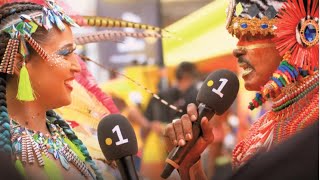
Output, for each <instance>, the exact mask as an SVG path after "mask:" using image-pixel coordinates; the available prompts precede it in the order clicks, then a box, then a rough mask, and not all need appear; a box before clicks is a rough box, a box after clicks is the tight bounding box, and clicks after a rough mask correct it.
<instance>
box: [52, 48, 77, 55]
mask: <svg viewBox="0 0 320 180" xmlns="http://www.w3.org/2000/svg"><path fill="white" fill-rule="evenodd" d="M75 50H76V49H75V48H73V49H61V50H59V51H58V52H57V55H59V56H68V55H70V54H72V53H73V52H74V51H75Z"/></svg>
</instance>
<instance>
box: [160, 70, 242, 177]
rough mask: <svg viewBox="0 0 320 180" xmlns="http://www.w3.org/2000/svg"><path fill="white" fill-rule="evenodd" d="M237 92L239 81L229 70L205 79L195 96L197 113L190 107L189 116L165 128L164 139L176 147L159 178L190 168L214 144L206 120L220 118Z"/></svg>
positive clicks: (193, 107) (194, 108) (194, 107)
mask: <svg viewBox="0 0 320 180" xmlns="http://www.w3.org/2000/svg"><path fill="white" fill-rule="evenodd" d="M238 90H239V80H238V78H237V76H236V75H235V74H234V73H232V72H230V71H228V70H219V71H215V72H213V73H211V74H210V75H209V76H208V77H207V78H206V80H205V81H204V82H203V85H202V86H201V88H200V91H199V93H198V95H197V102H198V103H199V106H198V109H197V108H196V106H195V105H194V104H193V105H192V104H191V105H189V106H188V109H187V112H188V113H187V114H185V115H183V116H182V117H181V119H180V120H174V122H173V123H171V124H169V125H168V126H167V128H166V131H165V136H166V137H169V139H170V140H171V142H172V143H173V144H174V145H179V146H176V147H174V148H173V149H172V150H171V152H170V154H169V155H168V157H167V159H166V166H165V168H164V170H163V172H162V174H161V177H162V178H168V177H169V176H170V174H171V173H172V171H173V170H174V169H179V170H182V169H185V167H186V168H188V167H191V165H192V164H193V163H195V162H196V161H197V160H198V159H199V157H200V154H201V153H202V151H203V150H204V149H205V148H206V146H207V145H208V144H209V143H211V141H212V140H213V135H212V132H211V130H212V128H211V127H210V125H209V124H208V120H210V119H211V118H212V117H213V115H214V114H217V115H221V114H223V113H224V112H225V111H226V110H227V109H228V108H229V107H230V106H231V104H232V103H233V101H234V100H235V98H236V96H237V93H238ZM185 173H186V172H185ZM180 174H181V175H183V174H184V172H180Z"/></svg>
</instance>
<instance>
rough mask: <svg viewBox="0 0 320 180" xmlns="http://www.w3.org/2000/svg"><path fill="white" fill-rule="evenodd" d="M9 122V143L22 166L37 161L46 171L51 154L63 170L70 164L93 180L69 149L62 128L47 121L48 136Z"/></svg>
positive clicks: (68, 141)
mask: <svg viewBox="0 0 320 180" xmlns="http://www.w3.org/2000/svg"><path fill="white" fill-rule="evenodd" d="M10 122H11V123H10V126H11V135H12V136H11V137H12V138H11V142H12V147H13V155H14V157H15V158H16V159H15V160H16V161H18V162H19V161H21V163H22V164H26V163H29V164H34V163H35V161H36V160H37V162H38V164H39V166H40V167H44V168H45V170H46V166H49V165H48V164H49V163H51V162H50V161H51V159H49V154H51V155H52V156H53V157H54V159H55V160H59V161H60V163H61V165H62V167H63V168H64V169H66V170H69V169H70V163H72V164H73V165H74V166H75V167H76V168H77V169H78V170H79V171H80V172H81V174H82V175H83V176H85V177H86V178H89V177H92V178H93V179H95V178H94V175H93V174H92V173H91V171H90V170H89V169H88V168H87V166H86V164H85V163H84V161H83V160H81V159H80V157H79V156H77V155H76V153H75V152H74V151H73V149H71V147H70V146H72V142H71V141H70V140H69V139H68V138H67V137H66V135H65V133H64V132H63V130H62V128H60V127H59V126H57V125H55V124H53V123H51V122H50V121H49V120H47V127H48V129H49V131H50V134H51V136H50V135H49V134H45V135H44V134H43V133H41V132H35V131H33V130H29V129H27V128H25V127H22V126H21V125H20V124H18V123H16V122H15V121H14V120H11V121H10ZM70 143H71V144H70ZM34 154H35V156H34ZM83 159H84V158H83ZM46 162H48V164H46ZM52 168H54V167H52ZM49 171H50V170H48V171H47V172H46V173H47V175H48V176H52V174H49ZM51 173H52V171H51Z"/></svg>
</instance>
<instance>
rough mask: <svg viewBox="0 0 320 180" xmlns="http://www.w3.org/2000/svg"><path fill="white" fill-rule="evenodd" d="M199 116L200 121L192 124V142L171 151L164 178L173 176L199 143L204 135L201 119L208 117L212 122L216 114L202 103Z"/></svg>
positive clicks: (163, 173)
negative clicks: (177, 166)
mask: <svg viewBox="0 0 320 180" xmlns="http://www.w3.org/2000/svg"><path fill="white" fill-rule="evenodd" d="M198 114H199V116H198V119H197V120H196V121H195V122H193V123H192V140H190V141H187V142H186V144H185V145H184V146H183V147H180V146H176V147H174V148H173V149H172V150H171V152H170V153H169V155H168V157H167V159H166V164H165V167H164V170H163V171H162V174H161V177H162V178H164V179H167V178H168V177H169V176H170V175H171V173H172V171H173V170H174V169H175V165H180V164H181V162H182V161H183V160H184V158H185V157H186V155H187V154H188V152H189V151H190V149H191V148H192V147H193V146H194V145H195V143H196V142H197V141H198V138H199V137H200V136H201V135H202V130H201V119H202V118H203V117H207V118H208V119H209V120H210V119H211V118H212V117H213V115H214V114H215V113H214V110H212V109H211V108H208V107H206V106H205V105H204V104H202V103H200V104H199V106H198ZM173 164H175V165H173Z"/></svg>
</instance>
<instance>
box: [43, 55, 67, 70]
mask: <svg viewBox="0 0 320 180" xmlns="http://www.w3.org/2000/svg"><path fill="white" fill-rule="evenodd" d="M47 62H48V66H49V67H50V68H52V69H53V70H57V69H67V68H68V67H69V64H70V63H69V62H68V61H67V60H65V59H64V58H63V57H62V56H58V55H52V56H50V58H49V59H48V60H47Z"/></svg>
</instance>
